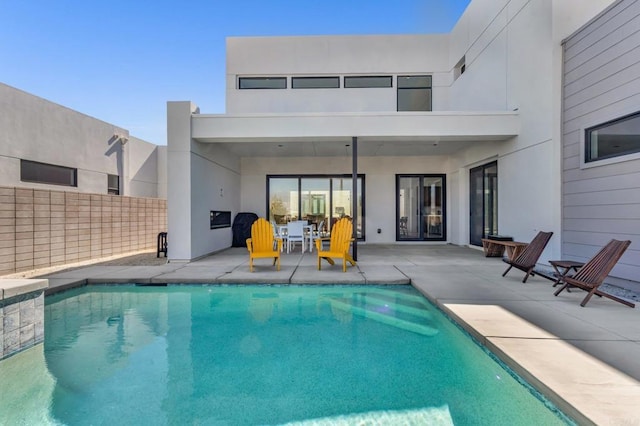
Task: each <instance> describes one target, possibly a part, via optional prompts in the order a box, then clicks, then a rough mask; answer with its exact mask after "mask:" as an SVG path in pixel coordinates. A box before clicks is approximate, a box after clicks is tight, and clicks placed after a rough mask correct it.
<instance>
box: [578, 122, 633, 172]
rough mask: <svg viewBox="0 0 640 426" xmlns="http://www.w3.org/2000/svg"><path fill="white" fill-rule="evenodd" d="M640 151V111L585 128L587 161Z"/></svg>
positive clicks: (585, 159)
mask: <svg viewBox="0 0 640 426" xmlns="http://www.w3.org/2000/svg"><path fill="white" fill-rule="evenodd" d="M636 152H640V112H637V113H635V114H631V115H627V116H625V117H622V118H619V119H616V120H613V121H609V122H607V123H604V124H601V125H599V126H595V127H591V128H589V129H586V130H585V156H584V161H585V163H589V162H592V161H598V160H604V159H605V158H613V157H619V156H622V155H627V154H633V153H636Z"/></svg>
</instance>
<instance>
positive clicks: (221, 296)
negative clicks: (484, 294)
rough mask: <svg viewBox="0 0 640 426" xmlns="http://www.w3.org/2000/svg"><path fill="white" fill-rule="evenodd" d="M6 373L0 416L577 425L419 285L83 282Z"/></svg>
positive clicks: (40, 420)
mask: <svg viewBox="0 0 640 426" xmlns="http://www.w3.org/2000/svg"><path fill="white" fill-rule="evenodd" d="M0 382H1V383H3V386H2V387H3V388H5V385H4V384H5V383H9V384H11V386H13V387H18V386H19V389H17V390H16V389H11V386H10V387H9V389H7V388H5V390H4V392H5V393H6V395H2V392H3V391H0V424H20V423H22V424H45V423H49V424H63V425H95V424H118V425H146V424H150V425H174V424H207V425H217V424H221V425H227V424H229V425H243V424H247V425H251V424H284V423H299V424H305V423H311V424H329V423H330V424H354V423H366V422H369V423H366V424H398V423H399V422H402V423H403V424H443V425H444V424H456V425H471V424H479V425H489V424H491V425H496V424H505V425H506V424H508V425H529V424H530V425H540V424H545V425H553V424H566V422H567V419H566V418H565V417H563V416H562V414H560V413H558V412H557V410H555V409H554V408H553V407H552V406H551V405H550V404H549V403H548V402H546V401H544V400H543V399H542V398H541V397H539V395H537V396H536V394H535V392H533V391H532V390H531V388H530V387H528V386H525V385H523V384H522V383H521V382H520V381H519V380H518V379H517V378H515V377H514V376H513V375H512V373H510V372H508V371H507V370H505V369H504V368H503V367H502V366H501V365H500V364H499V363H497V362H496V361H495V360H494V359H493V358H492V357H491V356H489V355H488V354H487V352H486V351H485V350H483V349H482V348H481V347H480V346H478V345H477V344H476V343H474V342H473V341H472V340H471V339H470V338H469V337H468V336H467V335H466V334H465V333H464V332H462V331H461V330H460V329H459V328H458V327H457V326H456V325H454V324H453V323H452V322H450V320H449V319H447V318H446V317H445V316H444V315H443V314H442V313H441V312H440V311H438V310H437V309H436V308H434V307H433V306H432V305H431V304H429V303H428V301H427V300H426V299H424V298H423V297H422V296H421V295H420V294H419V293H418V292H417V291H416V290H415V289H413V288H412V287H411V286H379V287H372V286H217V285H215V286H214V285H193V286H191V285H175V286H168V287H141V286H134V285H118V286H91V287H84V288H81V289H76V290H72V291H68V292H64V293H62V294H58V295H54V296H50V297H48V298H47V300H46V306H45V343H44V348H43V347H42V345H40V346H39V347H35V348H32V349H30V350H28V351H25V352H23V353H20V354H18V355H15V356H13V357H11V358H9V359H7V360H4V361H2V362H0Z"/></svg>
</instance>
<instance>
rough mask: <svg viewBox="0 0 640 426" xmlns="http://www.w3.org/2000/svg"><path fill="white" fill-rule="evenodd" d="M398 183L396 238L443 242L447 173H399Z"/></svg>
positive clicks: (400, 239)
mask: <svg viewBox="0 0 640 426" xmlns="http://www.w3.org/2000/svg"><path fill="white" fill-rule="evenodd" d="M396 186H397V191H396V193H397V195H396V239H397V240H399V241H402V240H408V241H412V240H413V241H429V240H433V241H444V240H445V239H446V235H445V229H446V226H445V208H444V206H445V201H444V194H445V177H444V175H397V176H396Z"/></svg>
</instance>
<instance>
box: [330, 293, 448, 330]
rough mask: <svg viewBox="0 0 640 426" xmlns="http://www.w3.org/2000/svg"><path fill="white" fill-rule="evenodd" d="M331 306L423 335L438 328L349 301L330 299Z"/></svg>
mask: <svg viewBox="0 0 640 426" xmlns="http://www.w3.org/2000/svg"><path fill="white" fill-rule="evenodd" d="M331 306H332V307H335V308H338V309H342V310H343V311H347V312H351V313H353V314H355V315H360V316H361V317H364V318H369V319H371V320H374V321H377V322H379V323H382V324H386V325H390V326H392V327H396V328H399V329H402V330H406V331H411V332H413V333H417V334H421V335H423V336H435V335H436V334H438V330H437V329H435V328H433V327H429V326H426V325H424V324H418V323H415V322H412V321H407V320H403V319H399V318H395V317H392V316H389V315H385V314H381V313H380V312H375V311H370V310H368V309H365V308H361V307H358V306H353V305H352V304H350V303H345V302H343V301H341V300H337V299H331Z"/></svg>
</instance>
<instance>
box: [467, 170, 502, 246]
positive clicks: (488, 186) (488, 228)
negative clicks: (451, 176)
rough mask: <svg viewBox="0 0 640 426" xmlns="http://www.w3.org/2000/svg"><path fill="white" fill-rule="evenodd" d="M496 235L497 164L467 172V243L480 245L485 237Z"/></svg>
mask: <svg viewBox="0 0 640 426" xmlns="http://www.w3.org/2000/svg"><path fill="white" fill-rule="evenodd" d="M497 233H498V163H497V162H495V161H494V162H492V163H489V164H485V165H482V166H479V167H475V168H473V169H471V170H470V171H469V243H470V244H472V245H476V246H481V245H482V239H483V238H486V237H487V235H493V234H497Z"/></svg>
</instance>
